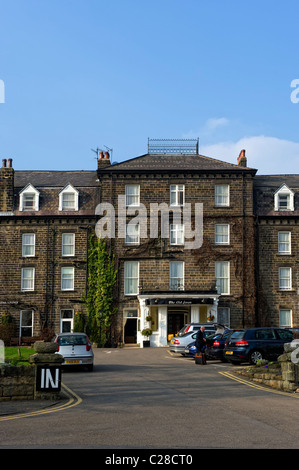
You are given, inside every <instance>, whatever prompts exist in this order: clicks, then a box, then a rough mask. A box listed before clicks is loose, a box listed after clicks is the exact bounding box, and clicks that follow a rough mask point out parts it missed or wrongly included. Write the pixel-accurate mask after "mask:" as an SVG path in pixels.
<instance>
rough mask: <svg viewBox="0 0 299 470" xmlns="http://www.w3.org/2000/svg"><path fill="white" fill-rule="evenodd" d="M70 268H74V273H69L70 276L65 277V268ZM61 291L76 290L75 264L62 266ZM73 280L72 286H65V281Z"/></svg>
mask: <svg viewBox="0 0 299 470" xmlns="http://www.w3.org/2000/svg"><path fill="white" fill-rule="evenodd" d="M66 269H69V270H72V274H69V276H71V277H69V278H66V277H64V276H65V275H66V274H64V273H63V271H64V270H66ZM60 275H61V291H63V292H71V291H74V290H75V268H74V266H62V267H61V274H60ZM67 281H71V287H69V288H65V287H64V286H63V283H64V282H67Z"/></svg>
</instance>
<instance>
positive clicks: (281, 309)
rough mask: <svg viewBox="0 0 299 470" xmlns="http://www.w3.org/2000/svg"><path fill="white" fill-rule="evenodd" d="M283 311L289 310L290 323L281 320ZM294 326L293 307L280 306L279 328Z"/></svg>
mask: <svg viewBox="0 0 299 470" xmlns="http://www.w3.org/2000/svg"><path fill="white" fill-rule="evenodd" d="M283 312H288V314H289V320H290V323H289V324H288V322H287V323H285V324H283V323H282V321H281V320H282V313H283ZM292 326H293V311H292V309H291V308H280V309H279V328H292Z"/></svg>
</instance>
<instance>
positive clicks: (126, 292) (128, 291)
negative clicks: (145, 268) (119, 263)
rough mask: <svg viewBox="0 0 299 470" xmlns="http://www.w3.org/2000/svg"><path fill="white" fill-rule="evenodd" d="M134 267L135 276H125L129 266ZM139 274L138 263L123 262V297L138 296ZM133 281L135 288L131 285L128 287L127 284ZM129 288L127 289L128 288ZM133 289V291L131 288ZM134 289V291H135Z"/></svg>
mask: <svg viewBox="0 0 299 470" xmlns="http://www.w3.org/2000/svg"><path fill="white" fill-rule="evenodd" d="M133 264H134V265H135V266H136V267H137V276H128V274H127V269H128V266H129V265H133ZM139 274H140V263H139V261H125V262H124V295H125V296H132V295H138V294H139ZM130 281H131V282H132V281H134V282H135V283H136V286H134V285H133V284H132V286H131V287H129V282H130ZM128 287H129V288H128ZM132 287H134V289H133V288H132ZM135 287H136V289H135Z"/></svg>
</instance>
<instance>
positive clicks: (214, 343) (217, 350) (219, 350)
mask: <svg viewBox="0 0 299 470" xmlns="http://www.w3.org/2000/svg"><path fill="white" fill-rule="evenodd" d="M231 333H232V330H229V329H225V331H224V332H223V333H216V334H215V335H213V337H211V338H210V340H209V341H207V348H206V355H207V358H208V359H213V360H215V359H219V360H220V361H222V362H226V361H227V358H226V357H225V355H224V346H225V341H226V340H227V338H228V337H229V336H230V335H231Z"/></svg>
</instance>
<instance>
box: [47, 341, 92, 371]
mask: <svg viewBox="0 0 299 470" xmlns="http://www.w3.org/2000/svg"><path fill="white" fill-rule="evenodd" d="M54 341H55V343H58V351H57V354H61V356H63V357H64V362H63V363H62V366H85V367H87V369H88V370H90V371H91V370H92V369H93V360H94V354H93V350H92V346H91V342H90V341H89V339H88V336H87V335H86V334H85V333H59V334H58V335H57V336H56V338H55V340H54Z"/></svg>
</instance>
